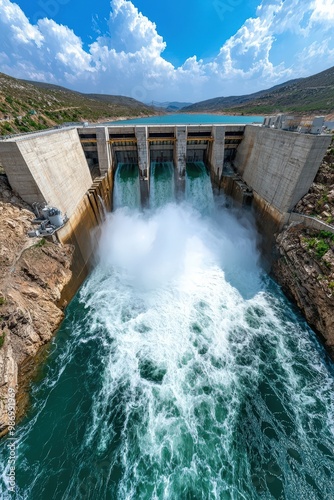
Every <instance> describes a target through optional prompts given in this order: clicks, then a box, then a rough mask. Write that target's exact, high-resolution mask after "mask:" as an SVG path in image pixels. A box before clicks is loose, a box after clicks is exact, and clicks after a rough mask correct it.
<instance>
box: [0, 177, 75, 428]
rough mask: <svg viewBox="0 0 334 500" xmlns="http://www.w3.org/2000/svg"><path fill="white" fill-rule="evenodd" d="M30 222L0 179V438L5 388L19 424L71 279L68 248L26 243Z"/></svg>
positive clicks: (60, 316) (26, 210)
mask: <svg viewBox="0 0 334 500" xmlns="http://www.w3.org/2000/svg"><path fill="white" fill-rule="evenodd" d="M33 218H34V214H33V213H32V212H31V211H30V210H29V207H28V206H27V205H26V204H25V203H24V202H22V200H20V199H19V197H18V196H16V195H15V194H14V193H13V192H12V191H11V189H10V187H9V185H8V183H7V179H6V176H5V175H0V436H1V435H3V434H4V433H6V431H7V424H8V413H7V408H6V402H7V398H8V394H9V392H8V390H9V389H14V390H15V391H16V393H17V394H16V403H17V411H16V417H17V419H19V418H20V417H21V416H22V414H23V412H24V409H25V407H26V403H27V396H26V395H27V391H26V390H25V389H26V386H27V384H28V383H29V381H30V378H31V374H32V372H33V369H34V368H35V365H36V361H35V358H34V357H35V355H36V354H37V353H38V352H39V351H40V349H41V347H42V346H43V345H45V344H46V343H47V342H48V341H49V340H50V339H51V337H52V335H53V332H54V331H55V330H56V329H57V328H58V326H59V324H60V322H61V320H62V319H63V311H62V308H60V307H59V306H58V305H57V304H58V302H59V300H60V297H61V292H62V290H63V288H64V287H65V285H66V284H67V283H68V282H69V280H70V278H71V274H72V273H71V271H70V265H71V261H72V247H70V246H65V247H62V246H60V245H57V244H55V243H51V242H47V241H45V240H43V239H40V240H36V239H30V238H29V237H28V236H27V232H28V230H29V229H31V220H32V219H33Z"/></svg>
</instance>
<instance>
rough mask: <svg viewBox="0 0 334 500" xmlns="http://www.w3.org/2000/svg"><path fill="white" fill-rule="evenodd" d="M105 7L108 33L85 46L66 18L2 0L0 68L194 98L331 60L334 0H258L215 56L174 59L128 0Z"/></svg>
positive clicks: (133, 92)
mask: <svg viewBox="0 0 334 500" xmlns="http://www.w3.org/2000/svg"><path fill="white" fill-rule="evenodd" d="M111 8H112V11H111V14H110V18H109V34H108V35H104V36H98V37H97V38H96V39H95V41H93V43H92V44H91V46H90V48H89V51H87V50H85V49H84V48H83V43H82V41H81V39H80V38H79V37H78V36H76V35H75V33H74V32H73V31H72V30H71V29H70V28H68V27H67V26H62V25H59V24H57V23H56V22H55V21H53V20H51V19H41V20H39V21H38V23H37V24H36V25H34V24H31V23H30V22H29V20H28V19H27V17H26V16H25V14H24V13H23V12H22V10H21V9H20V7H18V6H17V5H16V4H14V3H12V2H11V1H10V0H0V14H1V16H0V70H1V71H3V72H5V73H8V74H11V75H13V76H17V77H21V78H30V79H38V80H44V81H49V82H53V83H58V84H60V85H65V86H70V87H71V88H75V89H77V90H81V91H84V92H103V93H112V94H125V95H130V96H133V97H135V98H137V99H140V100H147V101H150V100H153V99H154V100H167V99H173V100H174V99H179V100H192V101H195V100H201V99H206V98H210V97H213V96H218V95H231V94H234V95H235V94H242V93H250V92H253V91H256V90H259V89H260V88H266V87H269V86H272V85H275V84H276V83H279V82H282V81H284V80H287V79H290V78H296V77H299V76H306V75H308V74H312V73H315V72H317V71H321V70H323V69H326V68H327V67H329V66H331V65H334V36H333V34H332V26H333V20H334V0H289V1H287V0H286V1H284V0H262V3H261V4H260V5H259V7H258V9H257V13H256V16H255V17H254V18H250V19H248V20H246V22H245V23H244V24H243V26H241V27H240V29H239V30H238V31H237V32H236V33H235V35H234V36H232V37H231V38H229V39H228V40H227V41H226V42H225V43H224V45H223V46H222V47H221V48H220V50H219V52H218V53H217V56H216V57H214V58H213V59H212V60H211V61H206V62H205V61H203V60H201V59H197V57H196V56H194V57H191V58H189V59H187V60H186V61H185V62H184V64H183V65H182V66H180V67H174V66H173V65H172V64H171V63H170V62H169V61H167V60H166V59H165V58H164V57H163V53H164V50H165V47H166V43H165V42H164V40H163V38H162V37H161V36H160V35H159V33H158V31H157V27H156V25H155V24H154V23H153V22H152V21H150V20H149V19H148V18H147V17H145V16H144V15H142V14H141V13H140V12H139V11H138V9H137V8H136V7H135V5H134V4H133V3H132V2H131V1H127V0H112V1H111ZM322 40H323V41H322ZM9 55H10V56H9Z"/></svg>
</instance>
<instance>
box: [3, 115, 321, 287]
mask: <svg viewBox="0 0 334 500" xmlns="http://www.w3.org/2000/svg"><path fill="white" fill-rule="evenodd" d="M329 143H330V137H329V136H322V135H320V136H312V135H304V134H298V133H293V132H286V131H281V130H272V129H267V128H263V127H260V126H252V125H247V126H242V125H226V126H225V125H191V126H190V125H189V126H186V125H177V126H176V125H175V126H170V125H169V126H167V125H166V126H161V125H160V126H153V125H152V126H133V125H132V126H130V125H123V126H122V125H115V126H94V127H79V128H71V129H63V130H56V131H52V132H41V133H36V134H27V135H23V136H17V137H15V136H14V137H12V138H9V139H7V140H4V141H1V142H0V162H1V164H2V165H3V166H4V168H5V171H6V174H7V176H8V179H9V182H10V184H11V186H12V188H13V190H15V191H17V192H18V194H19V195H20V196H21V197H22V198H23V199H24V200H25V201H27V202H28V203H30V204H33V203H34V202H39V203H42V202H45V203H48V204H50V205H53V206H56V207H57V208H59V209H60V210H61V211H62V212H63V213H67V215H68V217H69V221H68V222H67V224H66V225H65V226H64V227H63V228H61V229H60V230H59V231H58V234H57V235H58V239H59V240H60V241H61V242H62V243H72V244H74V246H75V248H76V254H75V259H74V275H75V279H76V283H74V284H73V288H75V287H77V286H78V284H79V283H80V282H82V281H83V279H84V278H85V276H86V274H87V270H88V265H89V262H90V259H91V256H92V255H93V253H94V248H95V246H96V242H97V238H96V236H97V234H98V233H97V232H96V231H98V229H97V228H98V226H99V225H100V223H101V221H102V220H103V204H104V205H105V207H106V208H107V209H108V210H110V209H112V191H113V179H114V175H115V171H116V168H117V165H118V163H119V162H124V161H125V162H126V161H129V162H130V160H131V163H135V164H137V165H138V169H139V174H140V183H141V193H142V198H145V197H146V198H147V196H148V193H149V184H150V165H151V164H152V162H156V161H169V162H172V165H174V169H175V174H176V175H175V178H176V179H177V182H178V187H179V189H180V190H182V189H183V190H184V178H185V169H186V165H187V163H188V162H192V161H196V160H200V161H203V162H204V163H205V164H206V165H207V168H208V169H209V170H210V173H211V179H212V183H213V185H214V186H216V187H218V188H221V187H222V186H223V188H224V189H225V190H226V192H227V194H231V195H232V196H233V197H234V198H235V199H239V200H240V201H241V202H242V201H243V200H244V199H245V196H246V195H247V196H246V198H247V200H248V202H250V201H251V200H253V207H254V210H255V214H256V217H257V221H258V225H259V227H260V231H261V232H262V233H263V235H264V236H265V239H266V240H267V241H269V242H270V241H271V238H272V236H273V234H274V233H275V232H276V231H277V230H279V229H280V228H281V227H282V225H284V223H285V221H287V220H288V217H289V212H291V210H292V208H293V207H294V205H295V204H296V203H297V202H298V201H299V199H300V198H301V197H302V196H303V195H304V194H305V193H306V192H307V191H308V189H309V187H310V185H311V183H312V181H313V179H314V177H315V175H316V173H317V171H318V169H319V166H320V163H321V160H322V158H323V156H324V154H325V152H326V149H327V147H328V145H329ZM233 168H234V170H233ZM269 246H270V245H269Z"/></svg>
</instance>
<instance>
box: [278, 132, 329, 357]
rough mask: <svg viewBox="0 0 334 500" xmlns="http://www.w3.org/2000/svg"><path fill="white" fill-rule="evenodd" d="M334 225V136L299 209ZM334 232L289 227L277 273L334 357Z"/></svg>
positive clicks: (280, 239)
mask: <svg viewBox="0 0 334 500" xmlns="http://www.w3.org/2000/svg"><path fill="white" fill-rule="evenodd" d="M295 211H296V212H299V213H302V214H305V215H311V216H314V217H316V218H318V219H319V220H322V221H323V222H326V223H327V224H329V225H332V226H333V225H334V224H333V223H334V139H333V141H332V145H331V146H330V147H329V149H328V151H327V155H326V156H325V158H324V160H323V162H322V165H321V167H320V169H319V172H318V174H317V176H316V178H315V181H314V183H313V184H312V186H311V188H310V191H309V193H308V194H306V195H305V196H304V198H302V200H301V201H300V202H299V203H298V204H297V206H296V208H295ZM333 251H334V235H332V234H331V233H329V232H327V231H314V230H312V231H311V230H308V229H305V227H304V226H302V225H301V224H298V225H295V226H291V227H289V228H286V229H285V230H284V231H283V232H281V233H280V234H279V235H278V237H277V253H278V255H279V258H278V260H277V261H276V262H275V263H274V265H273V269H272V272H273V275H274V277H275V278H276V280H277V282H278V283H279V284H280V285H282V288H283V290H284V291H285V293H286V294H287V295H288V296H290V297H291V298H292V299H293V300H294V301H295V303H296V304H297V305H298V307H299V308H300V310H301V311H302V313H303V314H304V316H305V318H306V320H307V321H308V323H309V324H310V325H311V326H312V327H313V328H314V329H315V330H317V331H318V332H319V333H320V335H321V337H322V338H323V340H324V342H325V345H326V347H327V348H328V352H329V354H330V355H331V357H332V359H334V253H333Z"/></svg>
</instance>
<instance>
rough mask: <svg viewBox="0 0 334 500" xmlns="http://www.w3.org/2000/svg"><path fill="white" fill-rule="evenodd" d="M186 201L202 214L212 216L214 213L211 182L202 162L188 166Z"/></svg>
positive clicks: (191, 163)
mask: <svg viewBox="0 0 334 500" xmlns="http://www.w3.org/2000/svg"><path fill="white" fill-rule="evenodd" d="M185 199H186V200H187V201H188V202H190V203H191V204H193V205H194V206H195V207H196V208H197V209H198V210H199V211H200V212H201V213H206V214H210V213H211V212H212V211H213V207H214V201H213V193H212V186H211V180H210V176H209V174H208V171H207V168H206V166H205V164H204V163H203V162H202V161H194V162H189V163H187V165H186V192H185Z"/></svg>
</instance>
